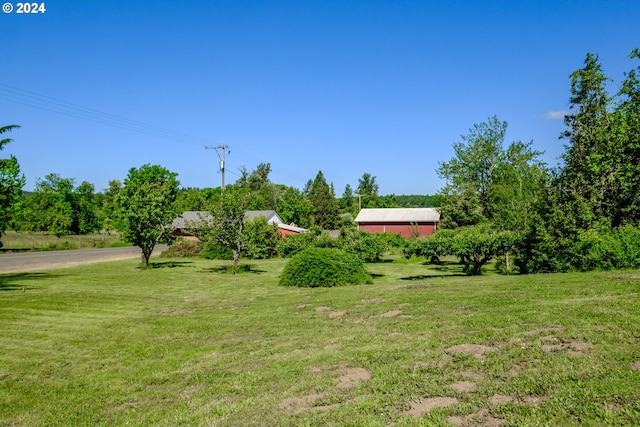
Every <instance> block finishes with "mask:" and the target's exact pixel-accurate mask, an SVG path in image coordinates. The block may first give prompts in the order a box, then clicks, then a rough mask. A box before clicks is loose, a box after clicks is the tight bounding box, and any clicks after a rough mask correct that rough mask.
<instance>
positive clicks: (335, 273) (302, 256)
mask: <svg viewBox="0 0 640 427" xmlns="http://www.w3.org/2000/svg"><path fill="white" fill-rule="evenodd" d="M363 283H372V280H371V276H370V275H369V274H368V273H367V271H366V270H365V268H364V263H363V262H362V260H361V259H360V258H358V257H357V256H355V255H353V254H349V253H347V252H344V251H341V250H338V249H332V248H309V249H306V250H304V251H302V252H300V253H298V254H297V255H295V256H294V257H293V258H291V259H290V260H289V262H288V263H287V265H286V266H285V267H284V270H283V271H282V275H281V276H280V284H281V285H283V286H298V287H311V288H315V287H333V286H347V285H359V284H363Z"/></svg>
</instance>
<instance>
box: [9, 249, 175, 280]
mask: <svg viewBox="0 0 640 427" xmlns="http://www.w3.org/2000/svg"><path fill="white" fill-rule="evenodd" d="M166 247H167V246H166V245H158V246H156V247H155V249H154V251H153V255H158V254H159V253H160V252H162V251H163V250H164V249H166ZM139 257H140V248H137V247H124V248H100V249H74V250H68V251H49V252H20V253H19V252H16V253H3V254H0V274H2V273H22V272H27V271H42V270H50V269H53V268H65V267H72V266H74V265H79V264H90V263H94V262H103V261H115V260H120V259H131V258H139Z"/></svg>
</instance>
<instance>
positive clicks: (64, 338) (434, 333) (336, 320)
mask: <svg viewBox="0 0 640 427" xmlns="http://www.w3.org/2000/svg"><path fill="white" fill-rule="evenodd" d="M152 261H153V262H154V263H155V267H156V268H153V269H151V270H146V271H143V270H140V269H139V268H137V265H138V264H137V262H136V261H116V262H109V263H101V264H92V265H86V266H81V267H74V268H68V269H60V270H51V271H46V272H42V273H25V274H7V275H0V323H1V324H2V332H1V333H0V349H1V351H0V425H12V426H45V425H46V426H54V425H55V426H63V425H64V426H67V425H87V426H89V425H90V426H96V425H105V426H107V425H109V426H110V425H139V426H148V425H161V426H178V425H185V426H192V425H198V426H199V425H205V426H418V425H420V426H425V425H432V426H443V425H451V426H467V425H469V426H471V425H490V426H501V425H505V426H508V425H511V426H535V425H540V426H545V425H549V426H558V425H560V426H562V425H581V426H602V425H640V328H639V325H640V293H639V292H640V271H617V272H607V273H588V274H585V273H576V274H549V275H530V276H498V275H491V274H488V275H485V276H480V277H466V276H462V275H455V273H457V272H459V267H458V266H451V265H446V266H444V267H437V268H433V267H431V266H428V265H423V264H422V263H406V262H405V263H401V262H386V263H382V264H375V265H368V266H367V268H368V270H369V271H370V272H371V273H372V274H373V275H374V283H373V284H372V285H362V286H353V287H344V288H332V289H308V288H301V289H299V288H285V287H281V286H279V285H278V276H279V274H280V272H281V271H282V268H283V266H284V264H285V261H283V260H269V261H244V264H245V265H247V266H248V267H247V270H249V271H247V272H243V273H240V274H236V275H230V274H227V273H226V272H224V271H225V270H226V269H225V267H226V266H227V265H229V262H218V261H206V260H200V259H194V260H191V259H165V258H156V259H155V261H154V260H153V259H152ZM389 261H390V260H389Z"/></svg>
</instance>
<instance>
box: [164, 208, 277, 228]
mask: <svg viewBox="0 0 640 427" xmlns="http://www.w3.org/2000/svg"><path fill="white" fill-rule="evenodd" d="M259 216H263V217H265V218H266V219H267V222H268V223H269V224H276V225H280V224H284V221H282V218H280V216H279V215H278V214H277V213H276V211H273V210H271V211H268V210H265V211H246V212H245V213H244V217H245V219H246V220H247V221H253V220H254V219H256V218H257V217H259ZM211 218H212V216H211V213H210V212H207V211H185V212H183V213H182V215H180V216H179V217H178V218H176V219H174V220H173V222H172V223H171V225H172V226H173V228H182V229H189V228H191V224H193V223H197V222H201V221H203V220H204V221H206V220H209V219H211Z"/></svg>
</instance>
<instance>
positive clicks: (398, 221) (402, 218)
mask: <svg viewBox="0 0 640 427" xmlns="http://www.w3.org/2000/svg"><path fill="white" fill-rule="evenodd" d="M355 222H356V224H357V225H358V230H364V231H367V232H369V233H377V232H387V233H393V234H400V235H401V236H402V237H418V236H419V237H422V236H429V235H430V234H433V233H434V232H435V231H436V228H437V227H438V223H439V222H440V213H439V212H438V211H437V210H436V209H434V208H380V209H362V210H361V211H360V213H358V216H357V217H356V219H355Z"/></svg>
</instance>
